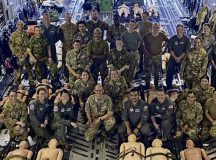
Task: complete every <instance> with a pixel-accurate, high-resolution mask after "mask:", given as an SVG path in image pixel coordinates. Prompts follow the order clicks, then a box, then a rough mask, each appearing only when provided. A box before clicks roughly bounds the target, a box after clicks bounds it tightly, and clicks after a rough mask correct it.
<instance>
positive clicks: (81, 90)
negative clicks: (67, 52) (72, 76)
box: [73, 78, 95, 102]
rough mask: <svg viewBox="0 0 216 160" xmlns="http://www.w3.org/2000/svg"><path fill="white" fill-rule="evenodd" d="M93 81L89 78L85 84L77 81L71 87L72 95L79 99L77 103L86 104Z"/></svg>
mask: <svg viewBox="0 0 216 160" xmlns="http://www.w3.org/2000/svg"><path fill="white" fill-rule="evenodd" d="M94 87H95V81H94V80H93V79H92V78H90V79H89V80H88V81H87V82H84V81H83V80H82V79H77V80H76V81H75V83H74V86H73V91H74V94H75V95H77V96H78V97H79V102H86V100H87V98H88V97H89V96H90V95H91V93H93V91H94Z"/></svg>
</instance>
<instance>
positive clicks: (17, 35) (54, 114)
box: [1, 10, 216, 145]
mask: <svg viewBox="0 0 216 160" xmlns="http://www.w3.org/2000/svg"><path fill="white" fill-rule="evenodd" d="M148 17H149V15H148V13H147V12H143V14H142V21H140V22H138V23H137V22H136V21H135V20H130V22H129V24H128V28H127V27H126V26H124V25H122V24H120V21H119V18H118V17H115V19H114V24H112V25H110V26H109V25H108V24H107V23H106V22H104V21H102V20H100V19H99V15H98V12H97V11H96V10H93V11H92V12H91V20H89V21H87V22H85V21H79V22H77V24H74V23H72V22H71V15H70V14H69V13H66V14H65V23H64V24H62V25H61V26H60V27H59V28H58V27H56V26H54V25H52V24H50V17H49V14H47V13H45V14H44V15H43V24H42V25H41V26H35V27H34V32H35V34H34V35H33V36H31V37H30V38H29V36H28V35H27V33H26V32H25V31H24V30H23V26H24V24H23V22H21V21H18V22H17V24H16V27H17V29H16V31H15V32H14V33H12V34H11V36H10V42H9V45H10V48H11V50H12V52H13V54H14V55H15V56H16V57H17V60H18V64H19V67H18V68H15V71H14V80H15V83H16V85H19V84H20V83H21V77H20V76H21V73H22V71H23V69H25V70H26V71H27V73H28V79H29V84H30V86H31V87H30V89H33V88H36V91H35V95H34V96H33V95H31V94H28V96H27V97H28V98H26V97H25V99H23V97H22V96H26V92H25V88H22V87H21V89H20V90H22V92H21V91H18V90H19V89H18V90H12V91H10V92H9V95H8V98H6V99H5V101H4V104H3V112H2V116H1V117H2V119H3V120H4V124H5V126H6V128H8V129H9V131H10V138H13V139H14V138H16V139H17V138H18V140H26V139H27V136H28V124H30V128H31V129H32V130H33V131H34V133H35V134H36V136H37V137H42V138H44V139H50V138H51V137H55V138H56V139H57V140H58V143H59V144H62V145H66V144H67V142H66V139H65V135H66V134H67V133H68V132H76V133H77V132H79V130H78V128H79V126H78V124H77V116H76V112H77V111H78V110H79V111H80V113H81V114H80V115H81V118H82V122H83V123H85V124H86V126H87V127H86V130H85V140H86V141H92V140H93V139H94V138H97V135H100V134H102V135H103V136H110V135H112V134H114V133H115V132H116V131H117V132H118V134H119V135H120V138H121V140H122V141H124V140H125V137H126V136H127V135H131V134H132V133H133V134H135V135H141V136H142V140H143V141H144V142H145V144H147V142H148V137H149V135H150V134H152V132H154V133H155V134H154V136H156V135H158V136H159V137H160V138H161V140H162V141H167V140H169V139H172V138H173V137H176V138H179V139H182V138H183V139H185V138H190V139H192V140H198V139H200V138H201V139H202V140H206V139H208V138H209V137H213V138H215V137H216V117H215V115H216V90H215V89H214V87H216V45H215V36H214V35H212V34H211V32H210V26H209V25H208V24H204V25H203V31H204V32H203V33H201V34H200V35H198V36H197V37H196V38H195V39H194V44H193V46H192V47H191V43H190V42H191V41H190V39H189V38H188V37H187V36H186V35H184V26H183V25H182V24H178V25H177V26H176V35H175V36H173V37H171V38H170V39H168V38H167V35H166V34H165V33H164V32H161V31H160V24H159V23H153V24H152V23H151V22H150V21H148ZM105 30H106V33H105ZM59 40H61V41H62V43H63V46H62V56H61V58H62V59H58V58H57V54H56V47H55V43H56V42H57V41H59ZM109 44H110V45H109ZM166 45H167V48H168V52H169V53H170V59H169V60H168V64H167V71H166V72H167V74H166V83H167V87H166V90H169V93H168V94H167V92H166V91H165V90H164V88H161V87H160V86H159V81H160V76H159V75H160V72H161V67H162V59H161V57H162V54H163V53H164V50H163V47H164V46H166ZM165 48H166V47H165ZM143 59H144V61H143ZM58 61H62V67H63V68H64V71H65V73H66V75H67V76H66V77H67V78H68V83H65V84H64V86H62V88H59V89H57V90H53V88H52V82H53V81H56V80H57V79H58V76H57V73H58V67H57V63H58ZM33 68H35V69H34V70H35V74H34V75H33V74H32V69H33ZM48 68H49V70H50V74H51V84H50V83H49V81H48V80H46V78H47V70H48ZM207 68H209V71H210V72H209V75H211V85H212V86H210V84H209V79H208V77H206V74H207ZM143 70H144V72H145V82H146V93H145V95H144V96H143V95H140V94H139V90H138V89H137V88H133V83H132V81H133V80H134V79H135V76H136V74H137V73H138V72H139V71H143ZM177 71H180V77H181V78H183V79H184V82H185V86H186V88H185V89H183V91H182V92H181V93H177V91H176V90H170V89H172V88H173V87H174V86H173V85H172V82H173V77H174V75H175V74H176V72H177ZM140 73H142V72H140ZM152 74H153V75H154V86H153V85H152V84H151V83H150V81H151V77H152ZM98 76H99V77H101V79H102V84H97V79H98ZM35 79H36V80H37V81H38V82H40V83H39V84H37V86H35V83H34V80H35ZM23 90H24V91H23ZM18 94H20V95H19V96H18ZM141 97H145V98H141ZM28 116H29V122H28V121H27V117H28ZM200 126H201V131H199V128H200ZM51 133H54V135H52V134H51Z"/></svg>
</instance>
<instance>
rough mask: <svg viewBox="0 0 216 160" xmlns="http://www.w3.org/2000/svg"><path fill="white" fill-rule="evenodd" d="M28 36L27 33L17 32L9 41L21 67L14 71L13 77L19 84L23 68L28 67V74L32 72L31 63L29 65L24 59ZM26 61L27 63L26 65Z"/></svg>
mask: <svg viewBox="0 0 216 160" xmlns="http://www.w3.org/2000/svg"><path fill="white" fill-rule="evenodd" d="M28 39H29V38H28V35H27V33H26V32H19V31H15V32H13V33H12V34H11V36H10V40H9V46H10V49H11V51H12V53H13V54H14V55H15V56H16V57H17V60H18V64H19V67H18V68H17V69H16V70H15V71H14V73H13V76H14V80H15V82H16V83H17V84H19V83H20V80H19V79H20V76H21V71H22V68H23V66H24V65H25V66H26V69H27V71H28V72H30V67H29V63H27V60H26V59H27V58H24V57H23V54H24V53H25V52H26V49H27V44H28ZM25 61H26V63H25Z"/></svg>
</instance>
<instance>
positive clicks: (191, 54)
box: [181, 48, 208, 89]
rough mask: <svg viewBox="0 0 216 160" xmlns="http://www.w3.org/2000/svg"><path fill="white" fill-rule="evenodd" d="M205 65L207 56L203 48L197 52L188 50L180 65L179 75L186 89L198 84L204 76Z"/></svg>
mask: <svg viewBox="0 0 216 160" xmlns="http://www.w3.org/2000/svg"><path fill="white" fill-rule="evenodd" d="M207 64H208V55H207V53H206V51H205V50H204V49H203V48H201V49H200V50H199V51H195V50H194V49H193V48H192V49H189V51H188V53H187V54H186V56H185V58H184V60H183V61H182V64H181V75H182V77H183V78H184V80H185V84H186V86H187V87H188V88H190V89H191V88H193V87H195V86H196V85H197V84H199V83H200V80H201V78H202V77H203V76H205V74H206V69H207Z"/></svg>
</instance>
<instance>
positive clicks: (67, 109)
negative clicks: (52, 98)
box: [52, 89, 78, 144]
mask: <svg viewBox="0 0 216 160" xmlns="http://www.w3.org/2000/svg"><path fill="white" fill-rule="evenodd" d="M60 95H61V101H59V102H58V103H57V104H55V106H54V109H53V112H54V118H53V122H52V128H53V129H54V130H55V134H54V135H55V138H56V139H57V140H58V143H59V144H65V143H66V140H65V134H66V130H68V131H70V130H71V129H74V130H76V132H77V133H78V128H77V124H76V122H73V118H74V104H73V103H72V102H71V101H70V94H69V92H68V91H67V90H66V89H63V90H62V91H61V93H60Z"/></svg>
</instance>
